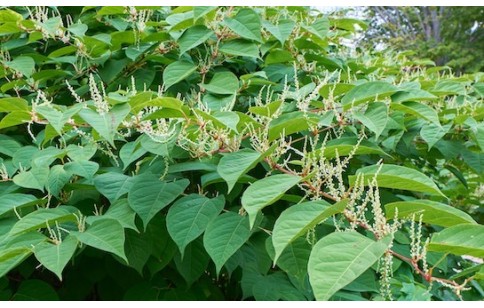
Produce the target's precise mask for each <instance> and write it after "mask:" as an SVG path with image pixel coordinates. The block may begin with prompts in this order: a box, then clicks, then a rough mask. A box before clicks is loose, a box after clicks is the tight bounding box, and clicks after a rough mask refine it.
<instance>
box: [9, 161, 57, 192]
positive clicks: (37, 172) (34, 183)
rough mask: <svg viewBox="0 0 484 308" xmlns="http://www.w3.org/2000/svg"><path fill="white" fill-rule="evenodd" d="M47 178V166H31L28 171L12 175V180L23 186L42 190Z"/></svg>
mask: <svg viewBox="0 0 484 308" xmlns="http://www.w3.org/2000/svg"><path fill="white" fill-rule="evenodd" d="M48 178H49V167H48V166H45V165H42V166H33V167H32V169H30V170H29V171H23V172H19V173H18V174H17V175H15V176H14V177H13V182H14V183H15V184H16V185H18V186H20V187H25V188H33V189H38V190H41V191H44V187H45V184H47V181H48Z"/></svg>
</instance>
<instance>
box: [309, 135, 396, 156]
mask: <svg viewBox="0 0 484 308" xmlns="http://www.w3.org/2000/svg"><path fill="white" fill-rule="evenodd" d="M357 144H358V138H356V137H341V138H337V139H333V140H330V141H328V142H327V143H326V146H325V147H324V154H323V155H324V157H326V158H335V157H336V156H338V155H339V156H340V157H341V156H347V155H349V154H350V153H351V152H352V151H353V150H354V148H355V147H356V145H357ZM321 152H322V151H321V150H320V149H317V150H315V151H313V152H311V153H310V155H316V157H319V155H321ZM336 154H338V155H336ZM366 154H379V155H382V156H387V157H391V156H390V155H388V154H387V153H386V152H385V151H383V150H382V149H381V148H380V147H379V146H377V145H376V144H374V143H372V142H370V141H368V140H362V141H361V142H360V144H359V145H358V148H357V149H356V151H355V152H354V155H366Z"/></svg>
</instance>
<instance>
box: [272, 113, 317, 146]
mask: <svg viewBox="0 0 484 308" xmlns="http://www.w3.org/2000/svg"><path fill="white" fill-rule="evenodd" d="M319 120H320V117H318V116H316V115H314V114H304V113H303V112H301V111H294V112H290V113H285V114H283V115H281V116H279V117H277V118H275V119H274V120H272V121H271V122H270V124H269V140H270V141H272V140H275V139H278V138H280V137H281V135H284V136H289V135H291V134H294V133H297V132H301V131H305V130H308V128H309V126H310V124H312V125H316V124H318V122H319Z"/></svg>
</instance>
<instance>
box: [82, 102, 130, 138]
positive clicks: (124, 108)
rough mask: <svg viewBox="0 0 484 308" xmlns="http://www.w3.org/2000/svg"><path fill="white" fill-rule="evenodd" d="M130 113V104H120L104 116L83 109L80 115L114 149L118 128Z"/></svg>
mask: <svg viewBox="0 0 484 308" xmlns="http://www.w3.org/2000/svg"><path fill="white" fill-rule="evenodd" d="M129 112H130V107H129V104H120V105H116V106H114V107H113V108H112V109H111V110H110V111H109V112H107V113H104V114H100V113H98V112H97V111H94V110H92V109H83V110H81V111H80V112H79V115H80V116H81V118H82V119H83V120H84V121H86V122H87V123H88V124H89V125H91V126H92V128H94V129H95V130H96V131H97V132H98V133H99V135H101V137H103V138H104V139H106V141H108V142H109V143H110V144H111V145H112V146H113V147H114V137H115V135H116V133H117V131H118V126H119V124H121V122H122V121H123V120H124V118H126V116H127V115H128V114H129Z"/></svg>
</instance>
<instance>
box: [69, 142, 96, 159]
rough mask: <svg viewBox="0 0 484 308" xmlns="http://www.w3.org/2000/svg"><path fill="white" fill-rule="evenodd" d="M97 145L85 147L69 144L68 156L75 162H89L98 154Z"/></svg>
mask: <svg viewBox="0 0 484 308" xmlns="http://www.w3.org/2000/svg"><path fill="white" fill-rule="evenodd" d="M96 151H97V145H96V144H86V145H84V146H80V145H75V144H69V145H68V146H67V156H69V158H70V159H72V160H73V161H87V160H90V159H91V157H93V156H94V154H96Z"/></svg>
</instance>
